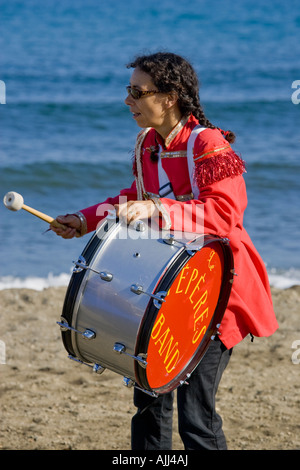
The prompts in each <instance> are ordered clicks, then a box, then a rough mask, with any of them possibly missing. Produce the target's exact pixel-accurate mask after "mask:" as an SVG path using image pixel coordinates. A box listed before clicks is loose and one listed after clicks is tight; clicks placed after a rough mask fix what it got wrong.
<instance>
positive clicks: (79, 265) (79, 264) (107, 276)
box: [73, 256, 113, 282]
mask: <svg viewBox="0 0 300 470" xmlns="http://www.w3.org/2000/svg"><path fill="white" fill-rule="evenodd" d="M73 263H74V264H75V267H74V269H73V273H80V272H81V271H82V270H83V269H86V270H89V271H92V272H93V273H95V274H99V276H100V277H101V279H102V280H103V281H107V282H110V281H112V279H113V275H112V274H111V273H108V272H106V271H100V272H99V271H96V270H95V269H92V268H90V267H89V266H88V265H87V264H86V260H85V259H84V257H83V256H79V258H78V261H73Z"/></svg>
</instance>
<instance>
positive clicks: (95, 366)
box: [68, 354, 106, 375]
mask: <svg viewBox="0 0 300 470" xmlns="http://www.w3.org/2000/svg"><path fill="white" fill-rule="evenodd" d="M68 358H69V359H71V360H72V361H75V362H79V363H80V364H83V365H84V366H88V367H92V369H93V372H95V373H96V374H99V375H100V374H103V372H104V371H105V370H106V368H105V367H103V366H101V365H100V364H97V363H95V364H89V363H88V362H84V361H82V360H81V359H78V357H75V356H72V355H71V354H69V355H68Z"/></svg>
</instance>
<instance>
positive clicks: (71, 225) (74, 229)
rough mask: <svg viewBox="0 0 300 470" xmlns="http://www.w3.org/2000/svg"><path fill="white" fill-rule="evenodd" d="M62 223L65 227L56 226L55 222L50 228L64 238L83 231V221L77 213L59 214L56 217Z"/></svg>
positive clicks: (72, 236)
mask: <svg viewBox="0 0 300 470" xmlns="http://www.w3.org/2000/svg"><path fill="white" fill-rule="evenodd" d="M55 220H56V221H57V222H59V223H60V224H62V225H64V226H65V227H66V228H63V227H55V225H53V223H52V224H51V225H50V228H51V230H52V231H53V232H55V233H56V235H59V236H60V237H62V238H66V239H69V238H74V237H79V236H80V231H81V221H80V219H79V217H77V215H75V214H67V215H59V216H58V217H56V219H55Z"/></svg>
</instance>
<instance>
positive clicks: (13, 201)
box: [3, 191, 67, 228]
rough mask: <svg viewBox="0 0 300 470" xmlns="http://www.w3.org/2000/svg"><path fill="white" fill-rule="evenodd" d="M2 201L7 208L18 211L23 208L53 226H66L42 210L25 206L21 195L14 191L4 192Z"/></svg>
mask: <svg viewBox="0 0 300 470" xmlns="http://www.w3.org/2000/svg"><path fill="white" fill-rule="evenodd" d="M3 203H4V205H5V207H7V209H9V210H10V211H19V210H20V209H24V210H25V211H27V212H30V214H32V215H35V216H36V217H38V218H39V219H42V220H44V221H45V222H48V223H49V224H50V225H52V226H53V227H60V228H67V227H66V226H65V225H63V224H60V223H59V222H57V220H55V219H53V217H50V216H49V215H46V214H43V213H42V212H40V211H37V210H36V209H33V208H32V207H29V206H26V204H24V199H23V196H21V194H19V193H16V192H14V191H10V192H8V193H6V194H5V196H4V198H3Z"/></svg>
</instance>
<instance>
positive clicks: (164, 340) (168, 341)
mask: <svg viewBox="0 0 300 470" xmlns="http://www.w3.org/2000/svg"><path fill="white" fill-rule="evenodd" d="M165 321H166V318H165V316H164V314H163V313H162V314H161V315H160V317H159V319H158V320H157V322H156V323H155V325H154V327H153V329H152V333H151V338H152V339H153V340H155V341H154V344H155V346H157V347H158V348H159V349H158V354H159V355H160V356H163V355H164V361H163V362H164V364H165V368H166V371H167V372H168V374H169V373H170V372H171V371H172V370H173V369H174V367H175V365H176V363H177V361H178V359H179V355H180V354H179V349H178V342H177V341H176V342H175V344H174V345H173V340H174V336H173V335H172V334H171V330H170V328H169V327H167V328H166V329H165V330H164V332H163V333H162V334H161V335H160V332H161V329H162V326H163V325H164V323H165ZM159 335H160V336H159Z"/></svg>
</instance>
